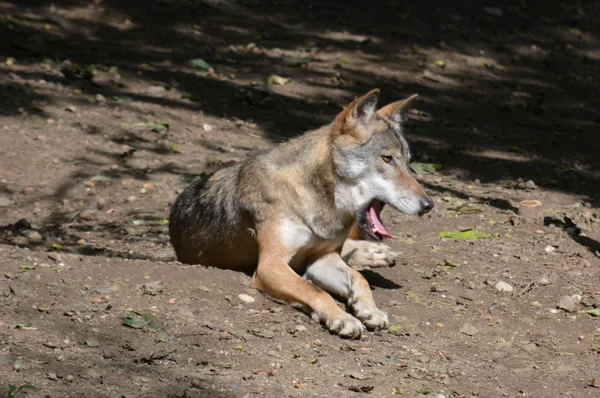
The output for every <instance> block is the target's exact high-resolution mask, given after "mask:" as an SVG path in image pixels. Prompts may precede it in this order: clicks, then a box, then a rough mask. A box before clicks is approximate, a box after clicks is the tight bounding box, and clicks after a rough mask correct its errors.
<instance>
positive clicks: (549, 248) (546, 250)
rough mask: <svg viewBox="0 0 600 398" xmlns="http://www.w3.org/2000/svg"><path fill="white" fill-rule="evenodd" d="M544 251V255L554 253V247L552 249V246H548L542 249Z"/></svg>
mask: <svg viewBox="0 0 600 398" xmlns="http://www.w3.org/2000/svg"><path fill="white" fill-rule="evenodd" d="M544 251H545V252H546V253H552V252H555V251H556V247H554V246H552V245H548V246H546V247H545V248H544Z"/></svg>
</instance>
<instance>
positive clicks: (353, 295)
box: [304, 252, 388, 330]
mask: <svg viewBox="0 0 600 398" xmlns="http://www.w3.org/2000/svg"><path fill="white" fill-rule="evenodd" d="M304 278H305V279H308V280H310V281H312V282H313V283H314V284H315V285H317V286H319V287H321V288H323V289H324V290H326V291H328V292H330V293H332V294H335V295H337V296H339V297H341V298H343V299H345V300H347V303H348V306H350V307H351V308H352V311H353V312H354V315H355V316H356V317H357V318H358V319H360V320H361V321H362V323H363V324H364V325H365V326H366V327H367V328H368V329H370V330H377V329H383V328H385V327H387V325H388V316H387V314H386V313H385V312H383V311H381V310H379V309H378V308H377V306H376V305H375V301H374V300H373V294H372V293H371V288H370V286H369V282H367V280H366V279H365V278H364V277H363V276H362V275H361V274H360V273H359V272H358V271H356V270H354V269H352V268H350V267H349V266H348V265H347V264H346V263H344V261H343V260H342V258H341V257H340V255H339V254H338V253H335V252H334V253H328V254H326V255H324V256H322V257H320V258H319V259H317V260H316V261H315V262H314V263H312V264H310V265H309V266H308V268H307V270H306V273H305V274H304Z"/></svg>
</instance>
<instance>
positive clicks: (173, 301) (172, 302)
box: [169, 298, 177, 304]
mask: <svg viewBox="0 0 600 398" xmlns="http://www.w3.org/2000/svg"><path fill="white" fill-rule="evenodd" d="M176 302H177V300H176V299H174V298H172V299H170V300H169V304H175V303H176Z"/></svg>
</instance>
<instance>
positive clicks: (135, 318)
mask: <svg viewBox="0 0 600 398" xmlns="http://www.w3.org/2000/svg"><path fill="white" fill-rule="evenodd" d="M123 325H125V326H127V327H130V328H133V329H142V330H143V331H145V332H147V331H155V332H161V331H164V330H165V327H164V326H163V325H161V324H160V323H158V321H157V320H156V317H155V316H154V315H152V314H151V313H149V312H147V313H145V314H141V313H138V312H135V311H133V310H125V318H124V319H123Z"/></svg>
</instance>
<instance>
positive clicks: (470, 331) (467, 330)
mask: <svg viewBox="0 0 600 398" xmlns="http://www.w3.org/2000/svg"><path fill="white" fill-rule="evenodd" d="M459 332H461V333H464V334H466V335H467V336H475V335H476V334H478V333H479V330H477V328H476V327H475V326H473V325H471V324H470V323H465V324H464V325H463V326H462V327H461V328H460V329H459Z"/></svg>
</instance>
